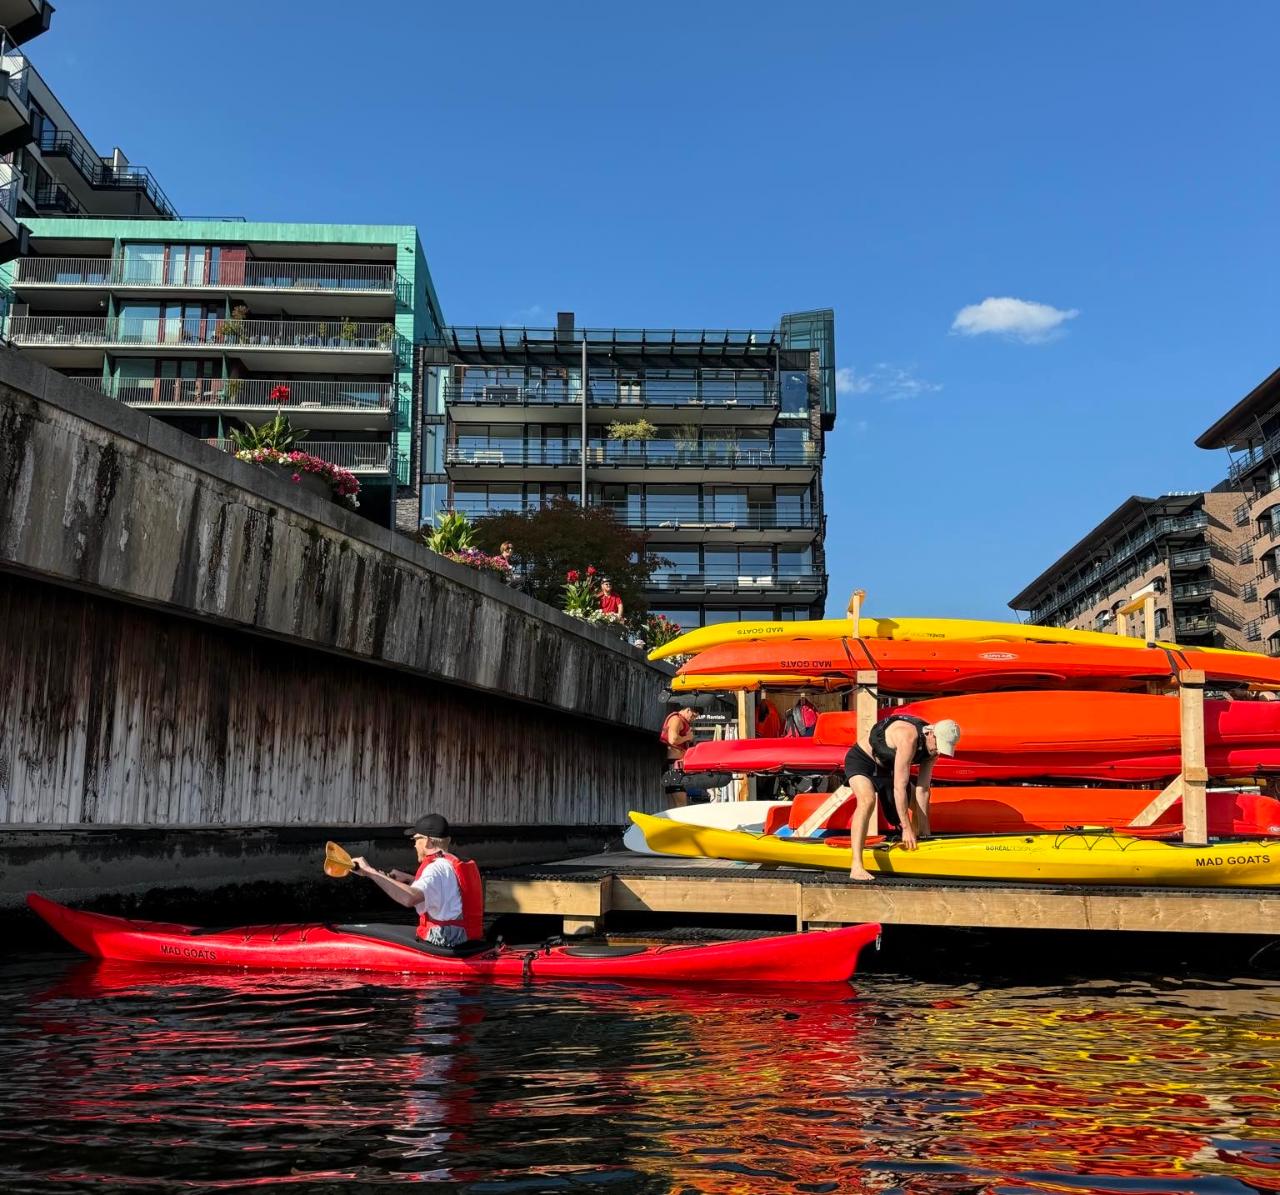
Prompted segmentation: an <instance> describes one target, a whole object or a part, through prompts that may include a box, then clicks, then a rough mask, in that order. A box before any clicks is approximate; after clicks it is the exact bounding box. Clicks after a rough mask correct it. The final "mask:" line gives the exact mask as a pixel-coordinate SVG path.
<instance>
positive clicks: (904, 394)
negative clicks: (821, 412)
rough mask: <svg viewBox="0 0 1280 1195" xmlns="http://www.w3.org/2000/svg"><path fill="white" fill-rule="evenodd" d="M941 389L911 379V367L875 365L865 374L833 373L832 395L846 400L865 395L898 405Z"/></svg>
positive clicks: (845, 370) (851, 371)
mask: <svg viewBox="0 0 1280 1195" xmlns="http://www.w3.org/2000/svg"><path fill="white" fill-rule="evenodd" d="M941 389H942V385H941V384H940V383H938V382H927V381H925V380H924V378H918V377H916V375H915V366H913V365H908V366H906V367H905V368H904V367H903V366H901V365H890V364H889V362H887V361H880V362H877V363H876V364H875V365H873V366H872V367H871V369H869V370H868V371H867V372H866V373H858V371H857V370H855V369H853V368H852V367H850V366H846V367H843V368H841V369H837V370H836V393H837V394H843V395H845V396H846V397H848V396H851V395H855V394H866V395H870V396H872V397H874V398H878V399H880V400H881V401H882V402H898V401H900V400H902V399H906V398H920V397H922V396H923V395H926V394H936V393H937V392H938V391H939V390H941Z"/></svg>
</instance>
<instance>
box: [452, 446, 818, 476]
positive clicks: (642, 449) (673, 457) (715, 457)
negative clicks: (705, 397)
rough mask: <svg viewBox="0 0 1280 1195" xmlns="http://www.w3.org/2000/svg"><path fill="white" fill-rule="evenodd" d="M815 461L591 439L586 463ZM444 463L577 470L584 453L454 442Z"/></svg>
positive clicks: (787, 449)
mask: <svg viewBox="0 0 1280 1195" xmlns="http://www.w3.org/2000/svg"><path fill="white" fill-rule="evenodd" d="M816 461H817V455H816V453H815V452H812V451H810V450H809V448H808V447H807V446H806V445H782V444H779V445H772V444H767V443H760V444H756V443H753V442H752V443H742V444H723V445H709V444H700V445H699V444H690V445H682V444H680V443H678V442H677V441H675V440H649V441H645V442H642V443H637V442H634V441H623V440H591V441H588V443H587V461H586V463H587V467H588V468H592V467H595V466H599V467H610V466H612V467H615V468H626V467H633V468H646V469H652V468H658V469H680V468H698V469H705V468H713V467H719V468H729V469H739V468H740V469H771V468H782V469H789V468H796V467H799V466H802V465H806V464H814V463H816ZM445 463H446V464H449V465H457V466H492V465H499V466H514V467H525V468H528V467H533V466H542V467H547V466H550V467H557V466H562V465H564V466H575V467H576V466H579V465H581V463H582V454H581V453H580V451H579V450H578V448H577V446H576V445H569V444H549V443H546V442H545V441H536V440H534V441H531V440H524V441H507V442H505V443H499V444H494V443H488V444H484V445H480V444H470V443H462V444H457V443H455V444H450V445H449V446H448V449H447V451H446V453H445Z"/></svg>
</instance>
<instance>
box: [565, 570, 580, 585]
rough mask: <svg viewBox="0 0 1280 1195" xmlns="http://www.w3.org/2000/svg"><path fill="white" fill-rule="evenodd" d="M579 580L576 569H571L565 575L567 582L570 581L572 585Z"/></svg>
mask: <svg viewBox="0 0 1280 1195" xmlns="http://www.w3.org/2000/svg"><path fill="white" fill-rule="evenodd" d="M577 579H578V570H577V569H576V568H571V569H570V570H569V571H568V572H567V573H565V580H566V581H569V582H571V583H572V582H574V581H576V580H577Z"/></svg>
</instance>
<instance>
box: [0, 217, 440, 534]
mask: <svg viewBox="0 0 1280 1195" xmlns="http://www.w3.org/2000/svg"><path fill="white" fill-rule="evenodd" d="M27 227H28V229H29V246H28V251H27V254H26V255H24V256H23V257H21V258H19V259H17V260H15V261H11V262H9V263H7V264H6V265H4V266H2V267H0V273H2V274H3V275H4V284H5V286H6V288H7V289H8V291H9V292H10V293H9V296H8V307H9V310H8V315H7V317H6V321H5V324H6V336H7V338H8V340H9V342H10V344H11V345H12V346H13V347H15V348H18V349H21V350H22V351H23V352H25V353H28V354H29V355H31V356H32V357H34V358H36V359H37V360H40V361H42V362H43V363H44V364H46V365H49V366H50V367H52V368H54V369H57V370H59V371H60V372H62V373H64V374H67V375H68V376H70V377H75V378H78V379H80V380H82V381H83V382H84V383H85V384H87V385H89V386H92V387H94V388H95V389H99V390H101V391H102V392H103V393H104V394H106V395H109V396H110V397H112V398H116V399H118V400H119V401H121V402H124V403H127V404H128V405H130V406H132V407H136V408H138V409H142V410H145V411H146V412H147V413H148V414H150V415H153V416H155V417H156V418H159V419H162V420H164V421H165V422H166V423H169V424H171V425H173V426H175V427H178V428H180V429H182V430H183V431H186V432H189V433H190V434H192V435H195V436H199V437H201V438H203V439H206V440H209V441H210V442H212V443H215V444H217V445H218V446H219V447H224V448H225V447H230V444H229V439H228V437H229V433H230V430H231V429H232V428H234V427H238V426H240V425H242V424H245V423H261V422H265V421H266V420H269V419H271V418H272V417H273V416H274V415H275V414H276V412H277V411H283V412H284V413H285V414H286V415H287V416H288V417H289V418H290V420H291V421H292V423H293V425H294V427H295V428H296V429H299V430H301V431H303V432H304V433H305V434H304V435H302V436H301V438H300V442H299V445H298V446H299V447H300V448H302V449H303V450H304V451H306V452H310V453H311V454H313V455H315V456H318V457H321V458H323V459H325V460H329V461H331V462H332V463H334V464H335V465H340V466H342V467H343V468H347V469H350V470H352V471H353V472H354V473H355V474H356V475H357V477H358V478H359V479H360V482H361V499H360V502H361V511H362V513H363V514H365V516H366V517H368V518H371V519H373V520H375V521H377V522H379V523H381V524H383V525H395V524H396V522H397V521H398V522H399V523H400V525H401V526H403V527H404V528H405V529H412V528H415V527H416V526H417V519H418V489H417V484H416V479H417V473H418V465H417V452H418V428H419V415H418V412H417V409H416V402H415V394H416V393H418V390H419V388H418V386H417V385H416V384H415V377H414V368H415V353H414V350H413V346H414V345H415V344H418V343H421V342H423V341H430V340H433V339H435V338H437V337H438V336H439V335H440V333H441V330H442V328H443V326H444V320H443V316H442V314H441V310H440V301H439V298H438V297H437V295H436V292H435V287H434V285H433V284H432V281H431V275H430V272H429V271H428V269H427V263H426V258H425V256H424V254H423V251H422V244H421V242H420V241H419V239H418V234H417V229H416V228H414V227H413V226H412V225H360V224H274V223H257V222H249V221H245V220H233V219H218V220H182V219H178V220H173V219H155V218H151V219H146V218H143V219H103V218H97V219H83V218H70V219H49V218H32V219H29V220H28V221H27Z"/></svg>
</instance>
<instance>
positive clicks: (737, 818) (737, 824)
mask: <svg viewBox="0 0 1280 1195" xmlns="http://www.w3.org/2000/svg"><path fill="white" fill-rule="evenodd" d="M786 804H789V802H787V801H710V802H708V803H706V804H703V805H677V806H676V807H675V808H674V809H664V810H663V811H662V812H661V813H659V814H656V815H655V816H657V817H669V818H671V820H672V821H677V822H689V823H690V824H691V825H695V826H709V827H711V828H713V829H716V830H740V829H742V828H743V827H744V826H760V825H762V824H763V823H764V819H765V818H766V817H767V816H768V813H769V810H770V809H776V808H777V807H778V806H779V805H786ZM622 845H623V846H625V847H626V848H627V850H629V851H635V852H636V854H638V855H656V854H657V853H658V852H657V851H654V850H650V849H649V844H648V843H647V842H645V840H644V831H643V830H641V829H640V827H639V826H636V825H631V826H628V827H627V832H626V833H625V834H624V835H623V836H622Z"/></svg>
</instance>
